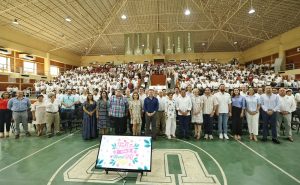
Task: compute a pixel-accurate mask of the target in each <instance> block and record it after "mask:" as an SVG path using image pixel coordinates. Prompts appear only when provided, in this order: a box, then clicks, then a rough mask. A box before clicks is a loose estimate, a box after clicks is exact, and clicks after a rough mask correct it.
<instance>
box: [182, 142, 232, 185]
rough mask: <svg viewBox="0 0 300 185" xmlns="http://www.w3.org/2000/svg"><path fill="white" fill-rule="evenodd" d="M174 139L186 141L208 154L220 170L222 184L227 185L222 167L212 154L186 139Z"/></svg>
mask: <svg viewBox="0 0 300 185" xmlns="http://www.w3.org/2000/svg"><path fill="white" fill-rule="evenodd" d="M176 140H179V141H182V142H184V143H187V144H190V145H192V146H194V147H196V148H198V149H199V150H201V151H202V152H204V153H205V154H206V155H208V156H209V157H210V158H211V159H212V160H213V161H214V162H215V163H216V165H217V166H218V168H219V170H220V172H221V175H222V178H223V181H224V185H227V178H226V175H225V172H224V170H223V168H222V167H221V165H220V164H219V163H218V161H217V160H216V159H215V158H214V157H213V156H212V155H210V154H209V153H208V152H207V151H205V150H204V149H202V148H200V147H199V146H197V145H195V144H193V143H190V142H188V141H184V140H181V139H176Z"/></svg>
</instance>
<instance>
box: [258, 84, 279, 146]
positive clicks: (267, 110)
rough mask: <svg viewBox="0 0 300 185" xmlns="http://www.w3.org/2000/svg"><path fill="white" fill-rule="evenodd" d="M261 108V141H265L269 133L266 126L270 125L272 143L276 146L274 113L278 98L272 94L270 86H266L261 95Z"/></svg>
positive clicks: (277, 106) (277, 107)
mask: <svg viewBox="0 0 300 185" xmlns="http://www.w3.org/2000/svg"><path fill="white" fill-rule="evenodd" d="M260 99H261V108H262V118H263V120H264V123H263V139H262V141H267V136H268V132H269V128H268V125H269V124H270V125H271V129H272V141H273V142H274V143H276V144H280V142H279V140H278V139H277V130H276V125H277V119H276V114H277V113H276V112H278V109H279V97H278V96H277V95H275V94H273V93H272V88H271V86H266V88H265V94H263V95H261V97H260Z"/></svg>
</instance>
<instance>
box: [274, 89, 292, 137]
mask: <svg viewBox="0 0 300 185" xmlns="http://www.w3.org/2000/svg"><path fill="white" fill-rule="evenodd" d="M278 97H279V104H280V105H279V110H278V112H277V128H278V129H277V137H279V136H280V125H281V123H283V124H284V128H285V133H286V134H288V140H289V141H291V142H293V141H294V140H293V138H292V129H291V121H292V112H294V111H295V110H296V102H295V100H294V98H293V97H291V96H287V95H286V90H285V89H284V88H280V89H279V94H278Z"/></svg>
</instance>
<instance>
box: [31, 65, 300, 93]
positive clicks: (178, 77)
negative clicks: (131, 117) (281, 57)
mask: <svg viewBox="0 0 300 185" xmlns="http://www.w3.org/2000/svg"><path fill="white" fill-rule="evenodd" d="M260 68H262V67H261V66H257V65H254V66H252V67H251V68H246V67H244V66H240V65H231V64H210V63H181V64H173V63H171V64H170V63H168V64H154V65H152V64H122V65H99V66H93V67H92V66H89V67H79V68H76V69H73V70H70V71H67V72H65V73H64V74H63V75H60V76H58V77H56V78H55V79H54V80H52V81H49V82H45V81H37V82H35V84H34V88H35V91H36V92H37V94H39V92H41V91H43V90H45V91H46V93H49V92H52V91H53V90H56V91H57V92H58V91H64V90H65V89H75V90H76V92H77V93H78V94H82V93H83V92H84V91H87V92H90V93H92V92H94V91H95V90H97V91H98V92H100V91H107V92H111V91H112V90H113V89H126V88H129V89H130V90H131V91H132V90H133V89H136V88H140V87H143V88H147V87H149V86H150V85H151V84H150V83H151V80H150V77H151V75H152V74H155V73H160V74H161V73H162V74H165V75H166V86H167V87H168V88H174V87H175V86H177V87H180V88H186V87H187V86H188V85H191V86H192V87H195V88H196V87H197V88H198V89H204V88H206V87H209V88H211V89H218V87H219V86H220V84H224V85H225V87H226V88H229V89H231V90H232V89H233V88H239V87H240V86H242V85H246V86H248V85H251V86H253V87H254V88H259V87H264V86H267V85H271V86H277V87H280V86H283V87H286V88H298V87H300V81H297V80H295V79H294V78H293V77H290V78H289V79H283V78H282V77H281V76H280V75H275V74H274V70H273V69H272V68H270V67H269V68H267V69H265V67H264V68H263V69H264V70H263V71H262V70H258V69H260Z"/></svg>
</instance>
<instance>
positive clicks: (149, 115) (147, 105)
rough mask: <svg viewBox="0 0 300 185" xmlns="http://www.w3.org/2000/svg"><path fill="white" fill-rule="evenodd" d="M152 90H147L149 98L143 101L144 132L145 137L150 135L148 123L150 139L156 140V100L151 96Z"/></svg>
mask: <svg viewBox="0 0 300 185" xmlns="http://www.w3.org/2000/svg"><path fill="white" fill-rule="evenodd" d="M153 93H154V91H153V89H150V90H149V97H147V98H145V100H144V112H145V115H146V131H145V134H146V135H147V136H149V135H150V123H151V134H152V138H153V139H154V140H155V139H156V112H157V111H158V100H157V98H155V97H154V96H153Z"/></svg>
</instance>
